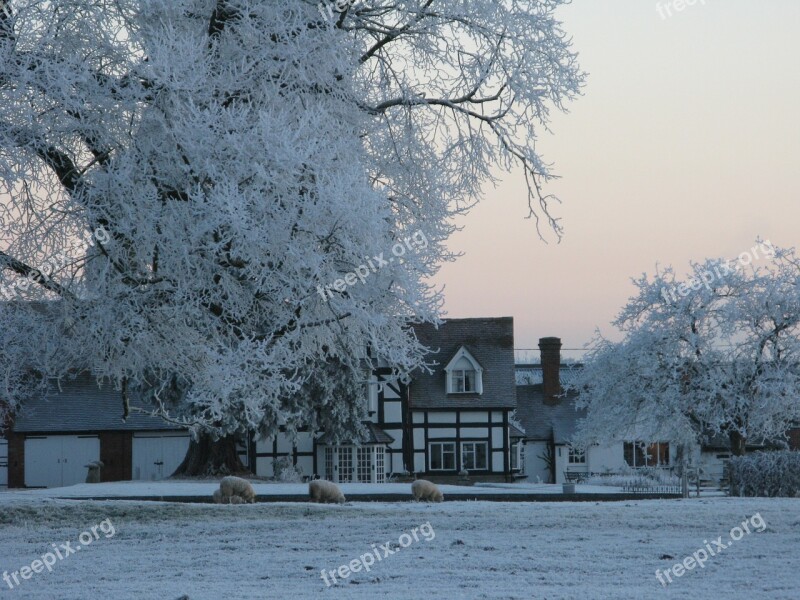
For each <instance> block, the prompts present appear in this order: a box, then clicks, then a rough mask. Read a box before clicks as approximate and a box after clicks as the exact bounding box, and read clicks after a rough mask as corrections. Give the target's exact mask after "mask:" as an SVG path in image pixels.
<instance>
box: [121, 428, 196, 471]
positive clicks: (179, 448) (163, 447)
mask: <svg viewBox="0 0 800 600" xmlns="http://www.w3.org/2000/svg"><path fill="white" fill-rule="evenodd" d="M188 449H189V435H188V434H186V433H180V434H134V436H133V478H134V479H139V480H145V481H156V480H159V479H164V478H165V477H169V476H170V475H172V474H173V473H174V472H175V469H177V468H178V467H179V466H180V464H181V463H182V462H183V459H184V457H185V456H186V451H187V450H188Z"/></svg>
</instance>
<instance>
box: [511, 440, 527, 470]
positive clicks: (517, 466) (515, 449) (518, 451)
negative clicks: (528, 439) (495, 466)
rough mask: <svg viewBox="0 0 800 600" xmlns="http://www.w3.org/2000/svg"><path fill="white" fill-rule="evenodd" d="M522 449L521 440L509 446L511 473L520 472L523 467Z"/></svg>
mask: <svg viewBox="0 0 800 600" xmlns="http://www.w3.org/2000/svg"><path fill="white" fill-rule="evenodd" d="M523 447H524V444H523V443H522V440H521V439H518V440H517V441H516V442H514V443H512V444H511V450H510V452H511V460H510V464H511V470H512V471H522V470H523V467H524V456H523Z"/></svg>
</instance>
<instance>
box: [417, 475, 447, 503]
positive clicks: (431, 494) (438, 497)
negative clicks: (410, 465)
mask: <svg viewBox="0 0 800 600" xmlns="http://www.w3.org/2000/svg"><path fill="white" fill-rule="evenodd" d="M411 493H412V494H413V496H414V500H417V501H420V500H425V501H426V502H441V501H442V500H444V496H443V495H442V492H441V490H440V489H439V488H438V486H437V485H436V484H435V483H433V482H432V481H428V480H427V479H417V480H416V481H415V482H414V483H412V484H411Z"/></svg>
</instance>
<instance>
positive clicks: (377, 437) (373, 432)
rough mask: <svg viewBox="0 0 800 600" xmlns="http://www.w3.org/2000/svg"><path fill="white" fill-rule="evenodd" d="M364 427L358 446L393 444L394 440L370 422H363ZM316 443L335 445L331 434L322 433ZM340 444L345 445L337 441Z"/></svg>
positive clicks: (351, 441)
mask: <svg viewBox="0 0 800 600" xmlns="http://www.w3.org/2000/svg"><path fill="white" fill-rule="evenodd" d="M364 425H365V426H366V430H367V431H366V435H365V436H363V437H362V438H361V439H360V440H358V443H359V444H391V443H392V442H394V438H393V437H392V436H390V435H389V434H388V433H386V432H385V431H384V430H383V429H381V428H380V427H378V426H377V425H376V424H375V423H373V422H372V421H364ZM353 442H354V440H350V443H353ZM317 443H319V444H324V445H330V444H334V443H336V440H335V439H334V436H333V434H331V433H323V434H322V435H321V436H320V437H319V439H317ZM339 443H340V444H342V443H345V444H346V443H347V442H342V441H341V440H340V441H339Z"/></svg>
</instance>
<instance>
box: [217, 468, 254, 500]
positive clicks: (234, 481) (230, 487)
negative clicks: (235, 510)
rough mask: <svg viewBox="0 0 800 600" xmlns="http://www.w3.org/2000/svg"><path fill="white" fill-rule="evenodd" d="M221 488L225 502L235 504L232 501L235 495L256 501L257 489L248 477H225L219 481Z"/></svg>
mask: <svg viewBox="0 0 800 600" xmlns="http://www.w3.org/2000/svg"><path fill="white" fill-rule="evenodd" d="M219 489H220V492H221V494H222V501H223V504H233V502H231V500H232V498H233V497H234V496H239V497H240V498H241V499H242V500H243V501H245V502H255V501H256V491H255V490H254V489H253V486H252V485H251V484H250V482H249V481H247V480H246V479H242V478H241V477H234V476H233V475H229V476H228V477H223V478H222V481H220V482H219Z"/></svg>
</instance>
